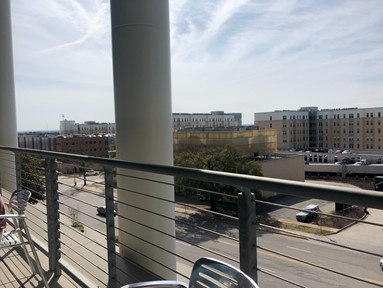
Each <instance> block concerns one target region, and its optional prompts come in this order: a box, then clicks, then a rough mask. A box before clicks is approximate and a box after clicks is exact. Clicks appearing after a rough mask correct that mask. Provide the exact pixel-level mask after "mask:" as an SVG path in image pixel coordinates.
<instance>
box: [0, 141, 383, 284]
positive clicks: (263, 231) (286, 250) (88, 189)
mask: <svg viewBox="0 0 383 288" xmlns="http://www.w3.org/2000/svg"><path fill="white" fill-rule="evenodd" d="M1 148H3V150H0V152H2V151H7V152H8V154H9V151H11V152H12V153H15V154H16V155H21V154H29V155H35V156H37V157H39V159H41V163H44V167H38V166H37V167H36V166H34V165H30V164H28V165H24V166H22V165H21V166H22V167H19V166H20V165H19V164H18V162H17V161H16V160H13V161H11V160H9V159H8V157H9V155H7V158H6V161H3V162H2V161H1V159H0V172H1V173H2V175H5V177H7V178H10V180H9V179H8V180H7V181H6V182H4V183H3V181H2V182H1V185H2V186H1V188H3V189H2V190H3V191H4V190H5V191H9V192H11V191H12V189H13V188H14V187H13V186H17V188H24V189H28V190H31V191H32V190H34V189H32V187H34V185H36V184H38V183H36V182H34V181H37V180H30V179H24V178H23V177H21V176H20V175H24V176H25V177H29V176H31V174H33V173H31V172H30V169H32V170H33V169H35V170H36V169H37V170H38V171H40V172H39V173H43V174H42V175H35V176H39V177H38V178H42V179H43V180H44V181H45V182H44V185H43V189H45V195H44V193H42V192H39V191H33V192H35V195H36V197H37V198H33V200H34V201H36V204H35V205H29V208H28V213H30V214H31V219H30V222H31V226H32V227H31V230H32V232H34V234H41V233H44V234H45V235H46V236H40V237H38V239H39V240H41V241H42V242H45V245H40V246H39V247H40V248H41V249H45V252H46V253H45V254H46V255H47V256H48V257H50V258H52V257H53V258H54V259H53V260H52V263H56V264H57V267H59V268H56V267H50V269H51V270H52V271H55V272H56V274H57V275H58V274H59V273H60V270H63V271H65V272H70V273H71V275H72V276H73V278H74V279H75V280H76V281H77V282H79V283H82V285H84V282H82V280H81V279H84V277H85V278H86V279H88V280H89V281H90V282H91V283H94V284H95V285H98V286H100V287H109V286H110V287H119V286H122V285H124V284H126V283H129V282H135V281H140V280H145V277H148V279H153V278H155V277H159V278H161V275H154V274H156V272H155V271H154V270H153V271H148V269H147V268H145V264H147V263H149V265H148V266H149V267H153V266H155V267H157V268H156V269H157V270H161V271H166V272H165V274H166V273H168V274H172V275H173V277H174V278H176V279H178V280H181V281H187V280H188V277H189V276H188V275H190V271H191V267H192V265H193V263H194V262H195V261H196V260H197V259H198V258H200V257H206V256H208V257H213V258H217V259H221V260H223V261H226V262H228V263H230V264H232V265H235V266H238V267H240V268H241V269H242V270H244V271H245V272H246V273H248V274H249V275H251V276H252V277H253V278H255V279H256V280H257V282H258V283H259V284H260V286H261V287H262V286H265V287H267V286H272V287H320V286H317V284H316V283H319V284H320V283H322V281H324V280H323V279H326V281H327V282H328V281H329V282H328V283H335V282H336V281H339V279H342V281H344V283H347V285H349V287H383V277H382V276H381V275H379V274H378V273H376V275H372V276H371V273H369V272H368V271H365V270H366V269H355V266H357V265H353V264H352V263H348V262H347V264H345V265H339V263H337V261H338V260H339V259H336V258H337V257H345V258H346V259H349V258H350V257H358V259H360V261H374V264H376V266H377V267H376V268H377V269H378V264H377V263H378V260H379V258H381V257H383V255H382V254H383V252H382V251H381V250H378V251H371V250H369V247H365V248H363V249H362V248H358V247H353V246H352V245H347V244H344V243H342V242H338V241H334V240H332V239H330V238H328V236H323V235H321V234H320V235H316V234H311V233H307V232H302V231H299V229H298V230H291V229H287V228H283V227H279V226H273V225H272V224H270V223H268V222H267V221H266V222H263V218H262V216H264V215H257V214H256V205H267V206H274V208H275V209H286V210H291V211H296V212H299V211H305V210H304V209H302V208H299V207H296V206H291V205H284V204H280V203H273V202H269V201H267V200H263V199H262V200H261V199H255V196H254V194H253V193H251V191H252V190H251V189H258V190H268V191H273V192H279V193H281V192H282V191H283V194H287V195H293V196H300V197H308V198H314V199H323V200H327V201H331V202H340V203H344V204H350V205H359V206H361V207H369V208H377V209H383V201H382V200H383V196H382V195H383V194H379V193H378V192H375V191H369V190H362V189H356V188H339V187H331V186H323V185H315V184H307V183H301V182H294V181H287V180H279V179H271V178H263V177H256V176H248V175H238V174H231V173H224V172H217V171H204V170H197V169H190V168H183V167H172V166H161V165H151V164H142V163H132V162H127V161H121V160H111V159H103V158H95V157H88V156H83V155H73V154H63V153H56V152H45V151H36V150H29V149H16V148H5V147H1ZM1 148H0V149H1ZM4 149H6V150H4ZM44 161H45V162H44ZM58 164H59V165H61V166H60V167H59V166H58ZM92 165H94V166H92ZM93 167H97V170H98V171H100V172H101V173H100V174H99V175H97V176H86V174H85V173H84V169H94V168H93ZM116 168H117V170H116V171H115V172H113V170H114V169H116ZM23 169H24V170H25V171H23ZM60 169H64V170H65V172H66V173H64V174H62V175H61V173H60V175H58V174H59V173H57V171H59V170H60ZM121 169H123V170H121ZM95 170H96V169H95ZM131 171H135V172H134V173H131ZM137 171H141V172H143V173H138V172H137ZM153 175H167V176H174V177H183V178H186V179H191V180H198V181H206V182H209V183H219V184H224V185H231V186H234V187H235V188H237V190H241V191H242V192H241V193H240V194H239V195H233V194H227V193H225V192H222V191H213V190H211V189H201V188H199V187H193V186H192V185H179V184H176V183H174V182H173V181H169V180H163V179H162V178H160V179H158V177H157V176H156V177H153ZM18 176H19V177H21V178H20V179H18ZM116 178H117V179H116ZM121 179H122V180H121ZM126 181H130V182H132V183H133V185H130V186H128V187H126V186H125V185H124V183H125V182H126ZM137 183H138V184H137ZM142 183H149V184H148V185H149V186H145V185H143V186H141V184H142ZM191 183H193V182H191ZM3 184H4V185H3ZM85 184H86V185H85ZM20 185H21V186H20ZM153 185H160V186H161V187H166V188H165V189H169V191H174V190H175V193H176V194H175V197H174V198H165V197H164V196H163V195H162V194H161V193H158V192H157V190H156V189H154V190H153V191H148V190H147V189H148V188H147V187H156V186H153ZM211 187H215V186H214V185H213V186H211ZM117 191H118V192H117ZM179 191H182V193H181V194H178V193H180V192H179ZM39 193H42V194H41V195H40V194H39ZM117 195H119V196H117ZM121 195H129V197H130V199H133V200H131V201H126V199H123V198H121V197H120V196H121ZM200 195H206V196H207V199H210V200H207V201H200V200H199V197H201V196H200ZM44 196H46V199H45V198H44ZM38 198H40V199H38ZM211 198H214V199H215V201H216V204H217V203H218V204H219V205H218V206H220V209H219V210H218V211H212V210H210V208H209V206H210V204H211V203H210V202H211ZM203 200H205V199H203ZM146 203H155V205H154V208H153V205H152V206H150V205H147V204H146ZM163 205H172V206H171V207H174V213H169V211H166V210H163V209H162V210H161V209H160V208H161V207H162V206H163ZM225 205H226V206H230V207H229V208H226V210H225V209H224V208H222V207H221V206H225ZM54 207H56V209H54ZM99 207H103V210H102V209H101V210H100V211H102V213H101V214H100V212H99V209H98V208H99ZM237 207H238V209H236V208H237ZM310 213H312V214H313V215H314V216H315V217H316V218H320V217H329V218H334V219H341V220H347V221H350V222H353V223H357V225H368V226H371V227H377V228H380V227H382V226H383V225H382V224H381V223H378V222H374V221H369V220H366V219H364V218H363V219H360V218H354V217H349V216H343V215H336V214H331V213H328V212H322V211H313V212H310ZM266 214H267V213H266ZM147 219H156V221H152V222H150V221H149V222H148V221H146V220H147ZM159 219H160V220H159ZM249 219H250V220H251V219H252V220H251V221H249ZM28 220H29V219H28ZM294 220H295V219H294ZM163 223H173V225H174V227H175V231H174V232H172V231H168V230H167V229H166V228H165V229H164V227H162V224H163ZM298 224H300V223H298ZM305 225H306V226H305V227H309V228H310V229H314V228H315V229H318V227H319V226H320V225H318V223H311V224H305ZM44 227H45V228H44ZM319 229H322V227H319ZM52 231H54V232H52ZM147 235H150V237H148V236H147ZM153 235H158V238H157V237H153ZM163 239H167V240H166V241H165V242H169V241H174V243H175V249H172V248H169V246H168V245H167V244H166V243H164V242H163V241H164V240H163ZM53 242H54V243H53ZM137 243H138V244H137ZM282 243H287V244H282ZM372 248H373V247H372ZM316 249H318V251H319V252H316ZM53 250H54V251H56V250H57V251H59V252H60V253H49V252H50V251H53ZM151 251H156V253H152V252H151ZM326 251H329V252H328V253H329V255H325V254H324V253H327V252H326ZM317 253H318V254H319V255H316V254H317ZM332 253H334V255H332ZM158 255H159V256H158ZM161 255H168V256H166V257H169V255H171V257H174V258H175V259H176V265H175V266H173V265H169V264H168V263H167V262H166V261H164V259H165V258H166V257H165V258H164V256H161ZM314 255H316V257H314ZM350 255H351V256H350ZM137 259H138V260H137ZM325 260H326V261H327V262H328V263H324V262H325ZM123 263H125V264H123ZM126 263H130V265H131V264H132V263H133V264H134V265H136V266H137V267H138V268H137V269H138V271H140V274H137V273H132V272H131V271H130V269H127V268H126V267H127V264H126ZM341 263H342V262H341ZM52 265H53V264H52ZM279 265H280V266H279ZM276 267H284V269H276ZM73 268H74V269H73ZM377 269H376V270H377ZM355 270H360V271H355ZM294 271H300V273H295V272H294ZM318 271H319V272H318ZM315 273H320V274H319V275H321V276H320V279H318V277H317V276H315V277H313V275H315ZM343 279H344V280H343ZM331 281H332V282H331ZM322 284H323V283H322ZM330 286H331V285H330ZM345 287H346V286H345Z"/></svg>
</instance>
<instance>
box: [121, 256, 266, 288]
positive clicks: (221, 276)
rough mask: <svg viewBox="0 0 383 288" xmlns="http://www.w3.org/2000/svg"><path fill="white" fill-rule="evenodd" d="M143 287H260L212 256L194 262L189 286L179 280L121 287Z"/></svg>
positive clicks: (239, 271) (236, 269) (246, 276)
mask: <svg viewBox="0 0 383 288" xmlns="http://www.w3.org/2000/svg"><path fill="white" fill-rule="evenodd" d="M142 287H162V288H170V287H178V288H199V287H201V288H202V287H209V288H259V286H258V285H257V284H256V283H255V282H254V280H253V279H251V278H250V277H249V276H248V275H246V274H245V273H243V272H242V271H241V270H239V269H238V268H236V267H234V266H232V265H229V264H227V263H225V262H222V261H219V260H215V259H212V258H201V259H199V260H197V261H196V262H195V263H194V266H193V270H192V273H191V276H190V282H189V286H187V285H186V284H185V283H182V282H179V281H148V282H141V283H135V284H129V285H125V286H123V287H121V288H142Z"/></svg>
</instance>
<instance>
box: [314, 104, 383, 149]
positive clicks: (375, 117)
mask: <svg viewBox="0 0 383 288" xmlns="http://www.w3.org/2000/svg"><path fill="white" fill-rule="evenodd" d="M382 117H383V107H380V108H365V109H358V108H345V109H331V110H320V111H318V113H317V117H316V124H317V125H316V128H317V147H318V148H339V149H352V150H365V151H381V150H382V147H383V133H382V130H383V118H382Z"/></svg>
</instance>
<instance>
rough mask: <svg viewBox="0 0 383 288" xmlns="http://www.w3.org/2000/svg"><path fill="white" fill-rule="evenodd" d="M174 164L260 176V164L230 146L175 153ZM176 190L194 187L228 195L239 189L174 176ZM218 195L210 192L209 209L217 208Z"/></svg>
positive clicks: (236, 192) (182, 190)
mask: <svg viewBox="0 0 383 288" xmlns="http://www.w3.org/2000/svg"><path fill="white" fill-rule="evenodd" d="M174 164H175V165H176V166H182V167H190V168H198V169H207V170H215V171H223V172H232V173H240V174H248V175H256V176H261V175H262V172H261V167H260V165H259V164H258V163H257V162H256V161H255V160H254V159H251V158H250V157H248V156H246V155H243V154H241V153H240V152H239V151H238V150H237V149H236V148H234V147H232V146H226V147H219V148H210V149H208V148H205V149H202V150H199V151H192V152H191V151H187V152H181V153H178V154H176V155H175V159H174ZM175 184H176V192H180V193H182V192H184V193H185V192H186V191H187V190H188V189H187V188H185V187H194V188H197V189H204V190H209V191H214V192H219V193H223V194H229V195H238V193H239V192H240V190H239V189H238V188H237V187H234V186H230V185H224V184H217V183H209V182H203V181H198V180H193V179H185V178H180V177H176V178H175ZM217 198H218V196H217V195H215V194H210V209H211V210H213V211H216V210H217V207H216V202H217Z"/></svg>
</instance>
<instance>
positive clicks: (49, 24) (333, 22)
mask: <svg viewBox="0 0 383 288" xmlns="http://www.w3.org/2000/svg"><path fill="white" fill-rule="evenodd" d="M10 2H11V8H12V25H13V26H12V27H13V50H14V66H15V85H16V101H17V121H18V130H19V131H31V130H58V128H59V122H60V120H61V119H62V115H63V114H64V115H65V118H66V119H73V120H76V121H77V122H84V121H87V120H94V121H98V122H115V119H114V100H113V78H112V57H111V39H110V37H111V36H110V35H111V33H110V7H109V5H110V4H109V1H103V0H83V1H76V0H34V1H28V0H11V1H10ZM169 3H170V29H171V31H170V35H171V56H172V59H171V61H172V99H173V112H174V113H183V112H184V113H209V112H211V111H215V110H224V111H225V112H227V113H229V112H239V113H242V117H243V123H244V124H252V123H253V118H254V113H255V112H267V111H274V110H283V109H291V110H296V109H299V108H300V107H303V106H318V107H319V109H326V108H345V107H359V108H368V107H381V106H383V101H382V97H383V33H382V31H383V1H381V0H369V1H365V0H344V1H315V0H311V1H293V0H291V1H289V0H280V1H277V0H276V1H269V0H267V1H266V0H262V1H255V0H254V1H251V0H210V1H209V0H170V1H169Z"/></svg>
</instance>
